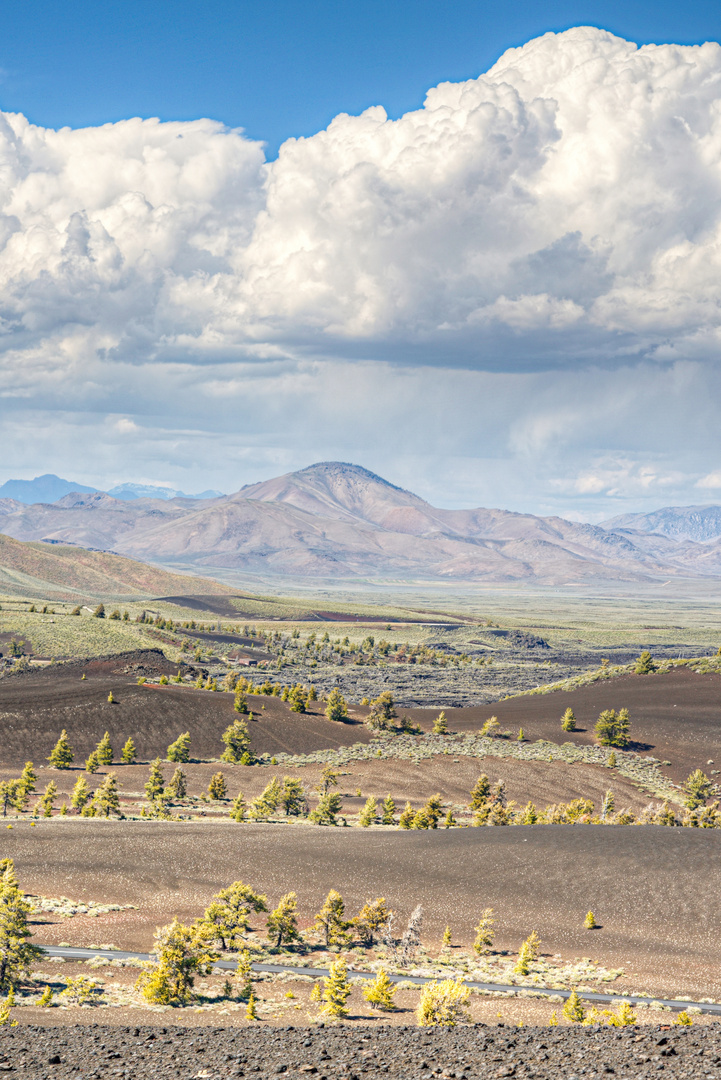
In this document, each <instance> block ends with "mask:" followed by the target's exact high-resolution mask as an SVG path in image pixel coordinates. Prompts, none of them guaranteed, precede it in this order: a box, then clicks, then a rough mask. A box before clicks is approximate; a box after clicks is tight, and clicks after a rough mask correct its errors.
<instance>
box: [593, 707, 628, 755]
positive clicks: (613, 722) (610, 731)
mask: <svg viewBox="0 0 721 1080" xmlns="http://www.w3.org/2000/svg"><path fill="white" fill-rule="evenodd" d="M630 729H631V721H630V719H629V715H628V709H621V710H620V711H619V712H618V713H617V712H616V710H615V709H604V711H603V712H602V713H601V715H600V716H599V718H598V720H597V721H596V727H595V728H594V732H595V735H596V738H597V739H598V742H599V744H600V745H601V746H615V747H616V748H617V749H619V750H623V749H624V748H625V747H626V746H628V744H629V741H630V739H629V732H630Z"/></svg>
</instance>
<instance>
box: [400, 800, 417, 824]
mask: <svg viewBox="0 0 721 1080" xmlns="http://www.w3.org/2000/svg"><path fill="white" fill-rule="evenodd" d="M415 816H416V812H415V810H414V809H413V807H412V806H411V804H410V803H409V802H407V803H406V807H405V810H404V811H403V812H402V814H401V816H400V819H399V821H398V824H399V825H400V827H401V829H412V828H413V821H414V818H415Z"/></svg>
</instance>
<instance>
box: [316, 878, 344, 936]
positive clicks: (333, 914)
mask: <svg viewBox="0 0 721 1080" xmlns="http://www.w3.org/2000/svg"><path fill="white" fill-rule="evenodd" d="M315 926H316V928H317V929H318V930H319V931H320V932H321V933H322V934H323V936H324V938H325V945H326V948H328V949H329V948H330V947H331V945H338V946H341V945H345V944H347V942H348V934H347V930H348V922H347V920H346V918H345V903H344V902H343V897H342V896H341V894H340V893H339V892H336V890H335V889H331V890H330V892H329V893H328V895H327V896H326V898H325V900H324V902H323V907H322V908H321V909H320V911H319V912H318V914H317V915H316V917H315Z"/></svg>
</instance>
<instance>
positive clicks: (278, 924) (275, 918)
mask: <svg viewBox="0 0 721 1080" xmlns="http://www.w3.org/2000/svg"><path fill="white" fill-rule="evenodd" d="M297 908H298V897H297V895H296V894H295V893H294V892H289V893H286V894H285V896H281V898H280V900H279V902H278V906H277V908H275V910H274V911H271V913H270V915H269V916H268V937H270V938H275V947H276V949H279V948H280V947H281V945H289V944H290V943H291V941H298V940H300V932H299V930H298V912H297Z"/></svg>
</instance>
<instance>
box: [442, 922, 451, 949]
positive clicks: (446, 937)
mask: <svg viewBox="0 0 721 1080" xmlns="http://www.w3.org/2000/svg"><path fill="white" fill-rule="evenodd" d="M441 944H442V946H443V948H444V949H450V947H451V928H450V926H447V927H446V928H445V930H444V931H443V941H442V942H441Z"/></svg>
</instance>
